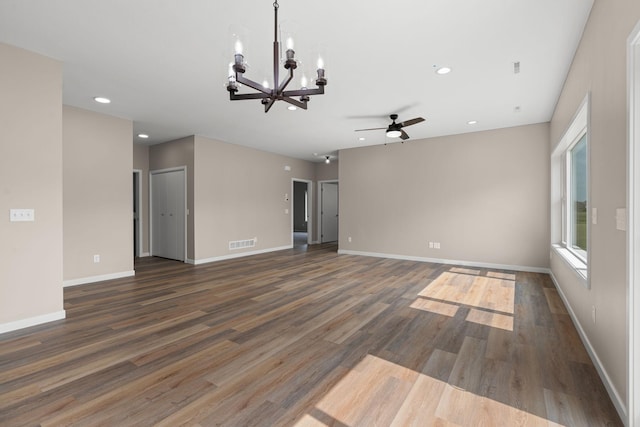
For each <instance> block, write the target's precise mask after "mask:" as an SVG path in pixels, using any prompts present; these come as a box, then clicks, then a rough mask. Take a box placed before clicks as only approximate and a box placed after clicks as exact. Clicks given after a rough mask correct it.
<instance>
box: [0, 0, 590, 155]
mask: <svg viewBox="0 0 640 427" xmlns="http://www.w3.org/2000/svg"><path fill="white" fill-rule="evenodd" d="M279 3H280V9H279V18H280V23H281V24H282V26H283V27H284V26H288V27H289V28H293V29H294V30H297V34H296V46H295V49H296V56H297V58H299V59H301V60H302V61H303V62H304V64H307V65H315V56H316V55H317V53H318V51H323V52H324V53H325V64H326V66H325V68H326V70H327V78H328V81H329V84H328V85H327V87H326V93H325V95H322V96H315V97H312V99H311V102H310V103H309V109H308V110H307V111H304V110H298V111H293V112H292V111H288V110H287V109H286V107H287V105H288V104H286V103H283V102H278V103H276V105H274V106H273V108H272V109H271V111H270V112H269V113H268V114H265V113H264V108H263V106H262V105H261V104H260V102H259V101H233V102H232V101H230V100H229V97H228V93H227V92H226V88H225V84H226V77H227V70H228V64H229V62H231V61H232V46H231V37H230V28H231V26H232V25H241V26H243V27H244V28H245V29H246V31H247V33H248V36H249V39H248V41H247V43H245V46H246V49H245V57H246V60H247V62H248V63H249V66H250V68H249V69H248V71H247V73H246V77H248V78H251V79H253V80H257V81H262V80H263V79H265V78H267V77H270V76H271V75H272V71H271V69H272V49H273V48H272V43H273V31H274V29H273V6H272V4H273V1H272V0H244V1H235V2H229V1H220V0H217V1H214V0H108V1H106V0H0V41H1V42H4V43H8V44H11V45H14V46H19V47H23V48H25V49H28V50H31V51H35V52H38V53H41V54H44V55H46V56H49V57H52V58H56V59H59V60H60V61H62V62H63V63H64V103H65V104H67V105H72V106H76V107H80V108H85V109H88V110H94V111H99V112H102V113H105V114H110V115H114V116H118V117H123V118H127V119H131V120H132V121H133V123H134V134H137V133H140V132H143V133H148V134H150V135H151V138H150V139H149V141H148V142H149V143H159V142H165V141H169V140H172V139H176V138H179V137H183V136H187V135H193V134H196V135H202V136H206V137H209V138H213V139H217V140H221V141H226V142H229V143H233V144H241V145H246V146H250V147H254V148H257V149H261V150H266V151H270V152H274V153H279V154H284V155H288V156H292V157H296V158H301V159H308V160H320V159H319V158H318V157H316V156H314V153H318V154H319V155H323V154H327V153H335V152H336V151H337V150H340V149H345V148H351V147H357V146H363V145H374V144H382V143H384V142H388V141H385V136H384V132H383V131H369V132H358V133H356V132H354V130H355V129H359V128H371V127H383V126H386V125H387V124H388V122H389V119H388V117H387V116H388V115H389V114H390V113H399V114H400V118H399V120H402V121H403V120H407V119H411V118H413V117H417V116H422V117H424V118H425V119H426V121H425V122H423V123H420V124H417V125H415V126H412V127H409V128H405V130H406V131H407V133H408V134H409V135H410V136H411V138H412V139H413V140H415V139H419V138H429V137H434V136H441V135H451V134H458V133H464V132H472V131H479V130H487V129H495V128H502V127H510V126H518V125H524V124H530V123H540V122H546V121H549V120H550V118H551V115H552V113H553V109H554V107H555V103H556V101H557V98H558V95H559V93H560V90H561V88H562V85H563V82H564V80H565V77H566V74H567V71H568V69H569V66H570V64H571V61H572V59H573V55H574V52H575V49H576V47H577V45H578V42H579V40H580V37H581V35H582V31H583V28H584V25H585V22H586V20H587V18H588V15H589V12H590V10H591V6H592V4H593V0H395V1H393V2H383V1H381V0H368V1H360V2H355V1H344V0H342V1H339V0H322V1H308V0H296V1H294V0H280V2H279ZM516 61H519V62H520V66H521V72H520V73H519V74H514V73H513V63H514V62H516ZM445 65H446V66H449V67H451V68H452V69H453V71H452V72H451V73H450V74H448V75H445V76H440V75H437V74H436V73H435V72H434V70H435V68H437V67H439V66H445ZM308 68H309V69H310V71H308V72H307V75H308V76H312V75H314V72H313V71H312V69H315V66H314V67H308ZM297 81H299V80H298V79H296V82H297ZM292 84H293V82H292ZM98 95H100V96H106V97H108V98H110V99H111V100H112V103H111V104H109V105H101V104H97V103H95V102H94V101H93V97H94V96H98ZM516 107H520V111H519V112H516V111H515V108H516ZM469 120H477V121H478V123H477V124H475V125H468V124H467V122H468V121H469ZM360 136H364V137H366V140H365V141H359V140H358V137H360ZM395 141H399V140H395ZM409 141H411V140H409Z"/></svg>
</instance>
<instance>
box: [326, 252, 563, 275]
mask: <svg viewBox="0 0 640 427" xmlns="http://www.w3.org/2000/svg"><path fill="white" fill-rule="evenodd" d="M338 253H339V254H343V255H360V256H370V257H376V258H390V259H400V260H405V261H418V262H432V263H435V264H447V265H462V266H465V267H478V268H493V269H496V270H511V271H527V272H531V273H547V274H548V273H550V272H551V270H550V269H548V268H543V267H529V266H525V265H511V264H492V263H487V262H476V261H462V260H455V259H440V258H424V257H416V256H409V255H396V254H383V253H378V252H361V251H350V250H347V249H338Z"/></svg>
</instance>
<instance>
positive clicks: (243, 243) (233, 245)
mask: <svg viewBox="0 0 640 427" xmlns="http://www.w3.org/2000/svg"><path fill="white" fill-rule="evenodd" d="M256 240H257V239H256V238H255V237H254V238H253V239H248V240H236V241H233V242H229V250H230V251H232V250H234V249H244V248H253V247H254V246H255V245H256Z"/></svg>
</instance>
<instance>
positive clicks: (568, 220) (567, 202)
mask: <svg viewBox="0 0 640 427" xmlns="http://www.w3.org/2000/svg"><path fill="white" fill-rule="evenodd" d="M584 137H586V141H585V143H586V149H587V164H588V162H589V137H588V136H587V126H586V123H585V126H584V128H582V129H581V130H580V131H579V133H578V136H576V137H575V138H574V140H573V142H571V144H570V145H569V147H568V148H567V149H566V151H565V152H564V155H563V157H564V158H565V161H564V171H563V172H564V173H563V176H564V180H565V185H564V195H563V198H562V199H563V201H564V203H563V213H562V229H563V236H562V244H563V245H564V247H565V248H567V249H568V250H569V251H570V252H571V253H572V254H573V255H575V256H577V257H578V258H579V259H580V260H581V261H582V262H584V263H585V264H587V256H588V251H589V244H588V241H589V227H588V226H587V250H586V251H585V250H583V249H580V248H576V247H574V246H573V244H572V242H573V233H572V230H573V224H572V221H573V218H572V214H571V213H572V212H571V209H572V207H571V202H572V200H573V198H572V197H571V188H572V184H573V183H572V182H571V176H572V170H573V165H572V162H571V151H573V149H574V148H575V147H576V145H578V143H579V142H580V141H581V140H582V138H584ZM586 175H587V183H586V185H587V216H589V205H590V204H589V168H588V166H587V173H586ZM587 224H588V222H587Z"/></svg>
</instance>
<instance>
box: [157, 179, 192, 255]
mask: <svg viewBox="0 0 640 427" xmlns="http://www.w3.org/2000/svg"><path fill="white" fill-rule="evenodd" d="M185 210H186V208H185V174H184V170H173V171H168V172H156V173H152V174H151V220H152V225H151V233H152V234H151V255H153V256H159V257H163V258H170V259H175V260H179V261H184V259H185V255H184V248H185V246H184V242H185Z"/></svg>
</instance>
